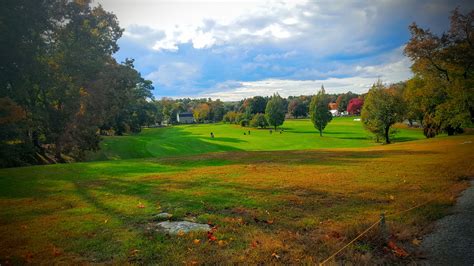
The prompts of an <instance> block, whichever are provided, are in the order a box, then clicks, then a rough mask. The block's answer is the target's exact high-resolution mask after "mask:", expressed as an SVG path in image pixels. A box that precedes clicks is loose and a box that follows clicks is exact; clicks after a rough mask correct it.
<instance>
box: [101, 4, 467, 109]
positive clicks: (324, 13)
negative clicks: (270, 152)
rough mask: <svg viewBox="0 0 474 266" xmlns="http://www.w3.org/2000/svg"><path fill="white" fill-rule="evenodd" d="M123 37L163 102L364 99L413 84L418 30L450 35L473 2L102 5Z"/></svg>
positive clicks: (122, 54)
mask: <svg viewBox="0 0 474 266" xmlns="http://www.w3.org/2000/svg"><path fill="white" fill-rule="evenodd" d="M97 2H98V3H101V4H102V5H103V6H104V8H105V9H107V10H109V11H111V12H113V13H115V14H116V15H117V17H118V19H119V21H120V25H121V26H122V27H123V28H124V29H125V32H124V35H123V37H122V38H121V39H120V40H119V45H120V51H119V52H118V53H117V54H116V55H115V57H116V58H117V59H118V60H119V61H123V60H124V59H125V58H134V59H135V67H136V68H137V69H138V70H139V71H140V72H141V73H142V76H144V77H145V78H147V79H150V80H152V81H153V84H154V86H155V91H154V95H155V97H157V98H160V97H165V96H166V97H173V98H180V97H193V98H194V97H211V98H214V99H215V98H220V99H221V100H240V99H242V98H246V97H252V96H255V95H272V94H273V93H275V92H278V93H280V95H282V96H289V95H301V94H306V95H307V94H314V93H315V92H316V91H317V90H318V89H319V88H320V87H321V84H324V87H325V88H326V91H328V92H330V93H338V92H345V91H349V90H351V91H353V92H359V93H361V92H366V91H367V90H368V89H369V88H370V86H371V84H373V83H374V82H375V81H376V80H377V79H378V78H380V79H382V81H383V82H385V83H393V82H397V81H401V80H406V79H408V78H409V77H410V76H411V72H410V68H409V67H410V64H411V63H410V61H409V60H408V59H407V58H406V57H405V56H404V55H403V47H404V45H405V43H406V42H407V41H408V39H409V37H410V35H409V32H408V25H409V24H410V23H412V22H414V21H415V22H416V23H417V24H419V25H421V26H423V27H427V28H430V29H431V30H432V31H434V32H436V33H440V32H442V31H445V30H447V28H448V24H449V15H450V11H452V10H453V9H454V8H455V7H456V6H459V7H460V9H461V11H465V10H471V9H472V8H474V4H473V3H471V1H463V0H458V1H455V0H454V1H453V0H451V1H446V0H444V1H440V0H433V1H413V0H412V1H410V0H406V1H403V0H400V1H395V0H394V1H388V0H380V1H336V0H325V1H306V0H293V1H259V0H254V1H250V0H243V1H224V0H221V1H205V2H204V1H196V0H194V1H193V0H187V1H181V0H175V1H171V0H167V1H163V0H155V1H153V0H135V1H133V0H97Z"/></svg>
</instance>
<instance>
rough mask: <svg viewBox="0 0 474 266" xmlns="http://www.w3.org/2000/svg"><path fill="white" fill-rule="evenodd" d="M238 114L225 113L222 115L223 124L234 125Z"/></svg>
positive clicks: (232, 112)
mask: <svg viewBox="0 0 474 266" xmlns="http://www.w3.org/2000/svg"><path fill="white" fill-rule="evenodd" d="M237 116H238V113H237V112H234V111H230V112H227V113H226V114H225V115H224V122H227V123H231V124H234V123H235V122H236V121H237Z"/></svg>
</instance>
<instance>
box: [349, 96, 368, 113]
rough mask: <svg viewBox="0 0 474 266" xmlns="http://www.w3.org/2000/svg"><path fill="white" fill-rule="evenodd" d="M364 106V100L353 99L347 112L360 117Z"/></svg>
mask: <svg viewBox="0 0 474 266" xmlns="http://www.w3.org/2000/svg"><path fill="white" fill-rule="evenodd" d="M363 105H364V100H363V99H360V98H352V99H350V100H349V104H348V105H347V112H348V113H349V114H351V115H359V114H360V111H361V110H362V106H363Z"/></svg>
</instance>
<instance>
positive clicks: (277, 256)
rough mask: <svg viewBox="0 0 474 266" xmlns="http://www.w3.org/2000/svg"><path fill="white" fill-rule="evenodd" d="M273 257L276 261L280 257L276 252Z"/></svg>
mask: <svg viewBox="0 0 474 266" xmlns="http://www.w3.org/2000/svg"><path fill="white" fill-rule="evenodd" d="M272 257H274V258H275V259H279V258H280V256H279V255H278V254H276V253H275V252H273V253H272Z"/></svg>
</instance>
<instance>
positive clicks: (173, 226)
mask: <svg viewBox="0 0 474 266" xmlns="http://www.w3.org/2000/svg"><path fill="white" fill-rule="evenodd" d="M158 225H159V226H160V227H161V228H163V229H164V231H166V232H167V233H169V234H172V235H177V234H178V233H179V232H183V233H189V232H206V231H209V230H211V227H210V226H209V225H208V224H199V223H192V222H188V221H180V222H169V221H165V222H161V223H158Z"/></svg>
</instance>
